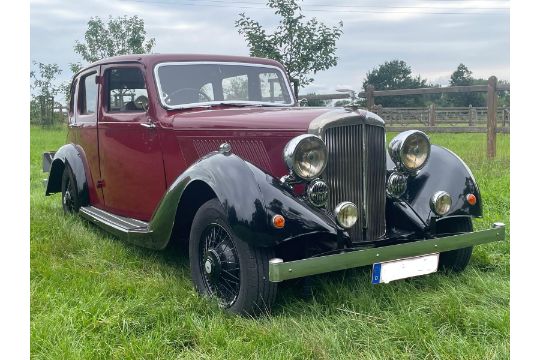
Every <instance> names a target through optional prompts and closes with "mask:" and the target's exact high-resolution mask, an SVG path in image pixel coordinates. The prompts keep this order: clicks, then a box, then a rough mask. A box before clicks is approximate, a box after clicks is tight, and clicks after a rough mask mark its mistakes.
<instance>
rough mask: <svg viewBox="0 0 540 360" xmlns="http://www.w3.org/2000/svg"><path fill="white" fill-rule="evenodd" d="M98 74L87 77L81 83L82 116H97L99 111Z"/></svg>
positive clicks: (80, 106)
mask: <svg viewBox="0 0 540 360" xmlns="http://www.w3.org/2000/svg"><path fill="white" fill-rule="evenodd" d="M96 76H97V74H96V73H93V74H90V75H86V76H85V77H83V78H81V80H80V83H79V112H80V114H81V115H88V114H95V113H96V110H97V94H98V85H97V84H96Z"/></svg>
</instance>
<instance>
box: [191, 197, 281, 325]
mask: <svg viewBox="0 0 540 360" xmlns="http://www.w3.org/2000/svg"><path fill="white" fill-rule="evenodd" d="M273 257H274V251H273V249H268V248H259V247H253V246H251V245H249V244H248V243H246V242H245V241H242V240H240V239H239V238H238V237H237V236H236V235H235V234H234V233H233V231H232V229H231V227H230V226H229V224H228V222H227V216H226V215H225V211H224V210H223V207H222V206H221V203H220V202H219V201H218V200H217V199H212V200H209V201H207V202H206V203H204V204H203V205H202V206H201V207H200V208H199V210H198V211H197V213H196V214H195V218H194V219H193V224H192V226H191V232H190V236H189V263H190V267H191V278H192V281H193V283H194V285H195V287H196V289H197V291H198V292H199V293H200V294H202V295H204V296H209V297H213V298H217V300H218V303H219V305H220V307H222V308H224V309H225V310H226V311H229V312H231V313H235V314H241V315H257V314H260V313H263V312H270V309H271V306H272V304H273V303H274V300H275V298H276V292H277V284H276V283H272V282H270V281H269V279H268V262H269V260H270V259H271V258H273Z"/></svg>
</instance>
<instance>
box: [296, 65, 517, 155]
mask: <svg viewBox="0 0 540 360" xmlns="http://www.w3.org/2000/svg"><path fill="white" fill-rule="evenodd" d="M497 91H510V86H509V85H497V78H496V77H495V76H491V77H490V78H489V79H488V84H487V85H470V86H448V87H433V88H419V89H398V90H375V88H374V87H373V85H368V86H367V87H366V90H365V91H362V92H359V93H357V96H358V97H359V98H364V99H366V104H367V106H366V107H367V109H368V110H370V111H373V112H376V113H378V114H379V115H380V116H381V117H382V118H383V119H385V120H386V121H387V123H388V124H389V125H390V126H388V127H387V130H389V131H402V130H405V129H406V128H407V127H408V126H412V125H424V126H425V130H426V131H428V132H487V156H488V158H494V157H495V155H496V141H497V137H496V134H497V132H505V133H508V132H509V130H510V109H509V108H498V107H497ZM469 92H485V93H487V106H486V107H483V108H472V107H468V108H446V109H445V108H440V109H437V108H436V107H435V106H434V105H431V106H430V107H429V108H382V107H379V106H376V105H375V99H376V98H377V97H383V96H405V95H431V94H445V93H469ZM349 98H350V95H349V94H347V93H337V94H320V95H299V96H298V99H299V100H302V99H307V100H335V99H349ZM498 123H499V124H500V125H501V127H500V128H498V127H497V124H498ZM456 125H457V126H456Z"/></svg>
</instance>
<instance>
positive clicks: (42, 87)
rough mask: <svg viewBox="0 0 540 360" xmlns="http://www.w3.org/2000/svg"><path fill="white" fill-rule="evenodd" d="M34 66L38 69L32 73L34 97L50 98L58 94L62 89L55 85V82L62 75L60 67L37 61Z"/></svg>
mask: <svg viewBox="0 0 540 360" xmlns="http://www.w3.org/2000/svg"><path fill="white" fill-rule="evenodd" d="M33 64H34V66H36V67H37V69H35V70H32V71H30V80H31V84H30V86H31V88H32V90H34V91H35V93H34V96H43V97H46V98H50V97H51V96H55V95H56V94H58V93H59V92H60V90H61V87H60V86H59V85H56V84H55V80H56V77H57V76H58V75H60V74H61V73H62V69H60V66H58V64H44V63H42V62H37V61H33Z"/></svg>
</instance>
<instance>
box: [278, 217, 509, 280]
mask: <svg viewBox="0 0 540 360" xmlns="http://www.w3.org/2000/svg"><path fill="white" fill-rule="evenodd" d="M504 239H505V225H504V224H502V223H495V224H493V228H492V229H489V230H483V231H477V232H472V233H465V234H460V235H452V236H446V237H442V238H436V239H428V240H419V241H414V242H410V243H405V244H399V245H390V246H383V247H379V248H372V249H366V250H357V251H351V252H347V253H342V254H336V255H327V256H321V257H314V258H308V259H303V260H296V261H289V262H279V261H276V260H277V259H272V260H270V263H269V279H270V281H272V282H280V281H284V280H289V279H296V278H299V277H304V276H310V275H316V274H322V273H327V272H331V271H338V270H345V269H350V268H355V267H359V266H365V265H371V264H374V263H378V262H382V261H389V260H397V259H402V258H407V257H411V256H418V255H425V254H432V253H439V252H442V251H449V250H456V249H461V248H465V247H469V246H475V245H480V244H485V243H489V242H493V241H503V240H504Z"/></svg>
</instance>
